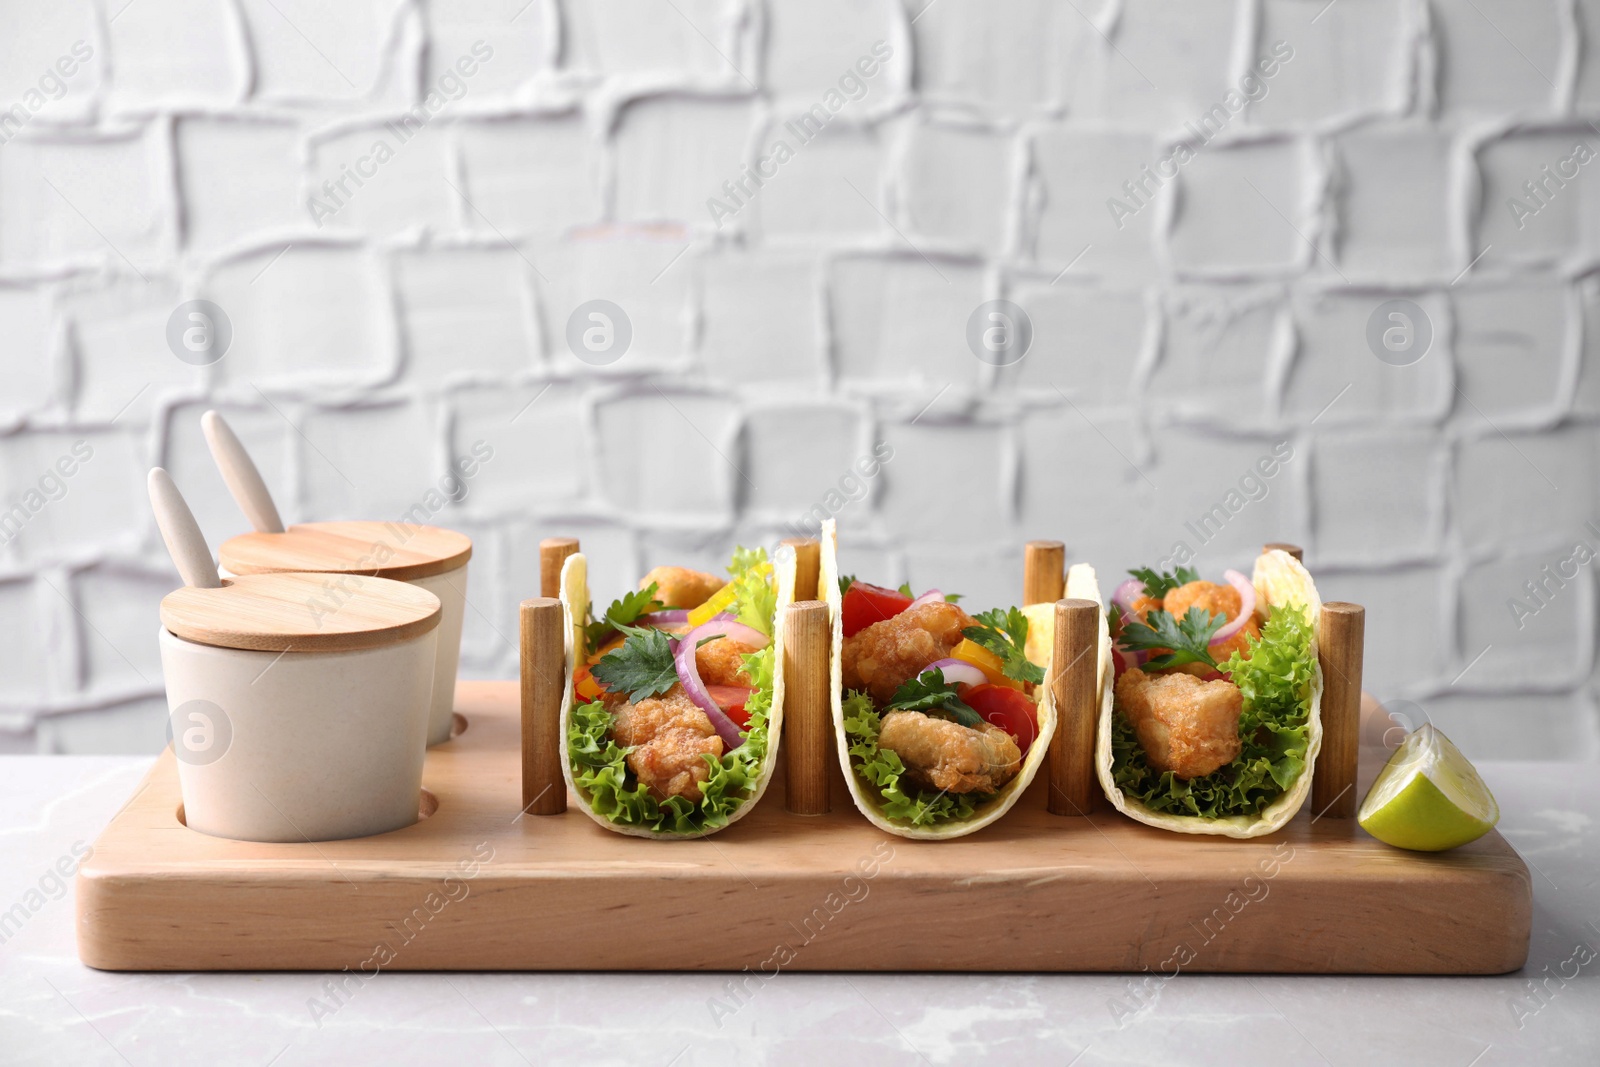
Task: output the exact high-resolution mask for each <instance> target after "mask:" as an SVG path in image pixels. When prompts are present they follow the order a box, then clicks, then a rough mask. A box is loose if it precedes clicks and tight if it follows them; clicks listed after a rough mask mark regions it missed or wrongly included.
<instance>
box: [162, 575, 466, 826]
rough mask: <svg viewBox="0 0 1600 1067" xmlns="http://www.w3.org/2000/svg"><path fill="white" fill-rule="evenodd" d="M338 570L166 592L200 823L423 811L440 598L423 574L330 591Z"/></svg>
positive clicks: (401, 816)
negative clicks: (412, 580)
mask: <svg viewBox="0 0 1600 1067" xmlns="http://www.w3.org/2000/svg"><path fill="white" fill-rule="evenodd" d="M329 578H330V576H329V575H327V574H290V573H282V574H244V575H239V576H237V577H234V578H231V579H227V580H223V581H222V582H221V584H220V585H218V586H216V587H212V588H201V587H196V586H193V585H190V586H185V587H183V588H180V589H177V590H174V591H173V592H172V593H169V594H168V595H167V596H166V597H165V598H164V599H163V600H162V602H161V622H162V630H161V635H160V639H161V666H162V671H163V673H164V675H165V677H166V686H167V701H168V704H169V706H170V709H171V715H172V717H171V722H172V730H173V738H172V748H173V752H174V754H175V755H176V756H177V759H178V778H179V783H180V785H181V788H182V792H183V806H184V815H185V821H186V822H187V823H188V825H189V827H190V828H191V829H193V830H197V831H199V832H201V833H206V834H211V835H213V836H217V837H227V838H233V839H236V840H242V841H326V840H334V839H337V838H346V837H364V836H367V835H370V834H381V833H385V832H388V831H390V830H397V829H399V828H401V827H404V826H409V825H410V824H411V823H413V822H415V821H416V820H417V817H418V809H419V801H420V798H421V791H422V764H423V757H424V754H425V751H426V748H427V736H428V727H429V722H430V716H431V709H432V704H433V697H434V692H435V687H434V685H433V681H434V669H435V662H436V659H437V653H438V648H439V643H440V642H439V637H440V631H441V630H442V628H443V627H442V625H441V622H442V619H443V615H444V612H443V611H442V609H441V604H440V599H439V597H437V596H435V595H434V594H433V593H431V592H429V591H428V590H427V589H425V588H421V587H420V585H419V584H407V583H405V582H398V581H392V580H389V579H386V578H376V577H365V576H361V575H348V574H347V575H337V576H334V580H333V583H332V585H333V588H332V589H330V588H329ZM458 618H459V617H458ZM457 625H458V626H459V621H458V623H457ZM453 662H454V658H453V657H452V664H453Z"/></svg>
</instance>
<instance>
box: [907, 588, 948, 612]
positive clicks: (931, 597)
mask: <svg viewBox="0 0 1600 1067" xmlns="http://www.w3.org/2000/svg"><path fill="white" fill-rule="evenodd" d="M943 603H944V594H943V593H941V592H939V590H937V589H930V590H928V591H927V592H926V593H923V594H922V595H921V596H919V597H917V599H915V600H913V601H912V602H911V603H910V604H907V605H906V608H905V610H906V611H910V610H911V609H912V608H920V607H922V605H924V604H943Z"/></svg>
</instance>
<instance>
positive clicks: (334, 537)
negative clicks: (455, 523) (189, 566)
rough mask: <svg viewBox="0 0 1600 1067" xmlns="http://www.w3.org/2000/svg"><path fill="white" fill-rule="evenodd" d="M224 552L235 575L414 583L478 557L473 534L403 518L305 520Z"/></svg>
mask: <svg viewBox="0 0 1600 1067" xmlns="http://www.w3.org/2000/svg"><path fill="white" fill-rule="evenodd" d="M218 556H219V557H220V558H221V560H222V565H223V567H225V568H227V569H228V570H229V571H231V572H232V573H234V574H271V573H275V572H278V571H316V572H320V573H323V574H370V575H373V576H374V577H378V578H393V579H394V580H396V581H400V582H409V581H411V580H412V579H414V578H429V577H432V576H433V575H435V574H444V573H445V572H446V571H453V570H455V569H456V568H457V567H460V566H463V565H464V564H465V563H466V562H467V560H469V559H471V558H472V539H471V538H470V537H468V536H467V535H466V534H462V533H457V532H456V531H454V530H446V529H443V528H441V527H438V526H414V525H412V524H410V523H403V522H303V523H300V524H299V525H296V526H291V527H289V529H288V530H287V531H285V532H284V533H247V534H240V535H239V536H238V537H231V538H229V539H228V540H227V541H224V542H223V543H222V549H221V551H220V552H218Z"/></svg>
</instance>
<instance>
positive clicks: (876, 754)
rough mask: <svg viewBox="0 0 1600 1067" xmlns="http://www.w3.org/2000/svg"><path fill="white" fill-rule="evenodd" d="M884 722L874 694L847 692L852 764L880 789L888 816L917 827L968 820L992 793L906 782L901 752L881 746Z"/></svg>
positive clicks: (846, 721)
mask: <svg viewBox="0 0 1600 1067" xmlns="http://www.w3.org/2000/svg"><path fill="white" fill-rule="evenodd" d="M880 724H881V720H880V717H879V715H878V713H877V712H876V711H874V710H873V707H872V698H871V697H869V696H868V695H867V694H865V693H860V692H853V691H852V692H849V693H846V694H845V698H844V732H845V736H846V737H847V738H849V739H850V757H851V760H850V763H851V766H852V768H854V770H855V773H856V777H858V778H860V779H861V781H862V782H863V783H864V784H866V785H867V786H868V787H870V788H872V789H874V790H876V791H877V794H878V796H879V798H880V799H881V800H882V801H883V813H884V815H885V816H887V817H888V818H891V819H894V820H896V821H897V822H908V823H910V824H911V825H913V826H933V825H935V824H937V823H941V822H950V821H955V820H960V819H966V818H970V817H971V816H972V814H973V813H974V812H975V811H977V810H978V805H979V804H981V803H982V802H984V801H986V800H988V799H989V798H990V796H991V795H992V794H988V793H983V794H974V793H938V792H932V791H929V790H924V789H923V788H922V787H921V786H918V785H917V784H916V783H915V782H913V781H911V780H910V779H909V778H908V779H906V781H905V782H904V783H903V784H902V782H901V780H900V779H901V776H902V775H904V774H905V771H906V767H905V764H904V763H901V762H900V757H899V755H898V754H896V753H894V752H890V751H888V750H887V749H881V748H879V747H878V729H879V727H880Z"/></svg>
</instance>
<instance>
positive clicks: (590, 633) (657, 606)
mask: <svg viewBox="0 0 1600 1067" xmlns="http://www.w3.org/2000/svg"><path fill="white" fill-rule="evenodd" d="M664 607H666V605H665V604H663V603H662V602H661V601H659V600H657V599H656V583H655V582H651V583H650V584H649V585H647V586H645V587H644V588H643V589H639V590H635V591H634V592H631V593H623V594H622V596H620V597H618V598H617V599H616V600H613V601H612V602H611V606H610V607H609V608H607V609H606V613H605V614H604V615H602V616H600V618H598V619H596V620H594V621H593V622H591V623H589V625H588V626H586V627H585V628H584V636H585V637H587V638H588V641H589V647H590V648H599V647H600V645H601V644H602V643H604V641H605V639H606V638H607V637H609V636H610V635H611V633H612V631H614V630H621V631H622V632H623V633H629V632H631V628H632V627H633V624H634V623H635V622H637V621H638V619H639V616H641V615H648V614H650V613H651V612H653V611H660V610H661V609H662V608H664Z"/></svg>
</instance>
